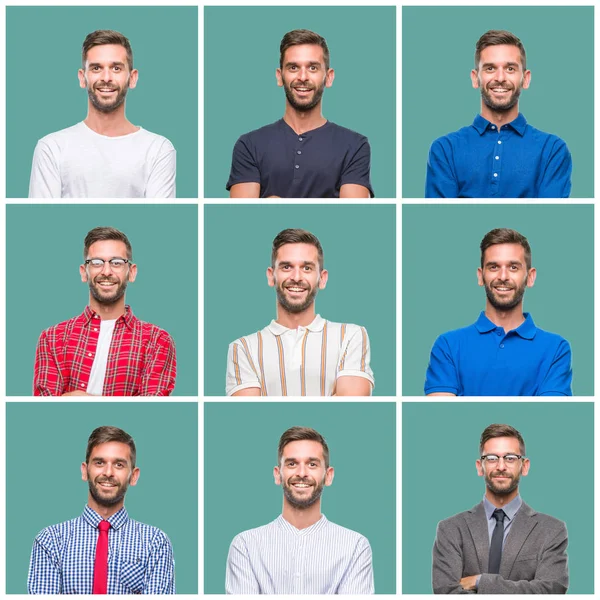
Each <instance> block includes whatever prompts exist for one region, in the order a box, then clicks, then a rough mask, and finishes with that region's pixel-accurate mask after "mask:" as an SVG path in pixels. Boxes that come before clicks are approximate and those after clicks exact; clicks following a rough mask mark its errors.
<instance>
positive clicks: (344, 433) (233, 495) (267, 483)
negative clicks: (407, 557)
mask: <svg viewBox="0 0 600 600" xmlns="http://www.w3.org/2000/svg"><path fill="white" fill-rule="evenodd" d="M295 425H300V426H304V427H312V428H313V429H316V430H317V431H318V432H319V433H321V435H323V437H324V438H325V439H326V440H327V445H328V446H329V451H330V455H331V465H332V466H333V467H334V468H335V479H334V482H333V485H332V486H331V487H328V488H327V489H326V490H325V491H324V492H323V504H322V511H323V514H325V515H326V516H327V518H328V519H329V520H330V521H333V522H334V523H336V524H338V525H342V526H343V527H347V528H348V529H352V530H354V531H358V532H359V533H361V534H362V535H364V536H365V537H366V538H367V539H368V540H369V542H370V543H371V547H372V549H373V569H374V572H375V591H376V593H378V594H393V593H395V591H396V477H395V473H396V404H395V403H393V402H352V403H351V402H345V403H341V402H336V403H333V402H323V403H322V402H319V403H315V402H311V403H296V402H294V403H285V402H269V403H265V402H252V403H236V402H231V403H228V402H207V403H206V404H205V405H204V593H205V594H223V593H224V592H225V565H226V563H227V552H228V550H229V544H230V543H231V540H233V538H234V537H235V536H236V535H237V534H238V533H240V532H241V531H245V530H247V529H252V528H254V527H260V526H261V525H266V524H267V523H270V522H271V521H273V520H274V519H276V518H277V516H278V515H279V514H281V506H282V493H281V489H279V488H278V487H277V486H275V484H274V482H273V467H274V466H275V465H276V464H277V444H278V443H279V438H280V436H281V434H282V433H283V432H284V431H285V430H286V429H288V428H289V427H293V426H295ZM224 440H226V442H224ZM242 460H245V461H247V465H246V463H244V466H245V468H244V469H239V468H234V469H233V470H232V469H230V468H228V467H229V466H231V465H236V467H239V465H240V463H241V462H242ZM249 485H251V488H252V489H251V491H249V489H248V486H249ZM357 486H358V488H359V489H357ZM242 490H244V491H242Z"/></svg>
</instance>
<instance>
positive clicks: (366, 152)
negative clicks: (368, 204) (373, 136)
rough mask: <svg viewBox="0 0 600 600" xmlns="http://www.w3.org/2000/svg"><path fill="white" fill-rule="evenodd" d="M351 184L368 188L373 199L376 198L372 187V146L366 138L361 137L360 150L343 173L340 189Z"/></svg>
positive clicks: (355, 153)
mask: <svg viewBox="0 0 600 600" xmlns="http://www.w3.org/2000/svg"><path fill="white" fill-rule="evenodd" d="M349 183H351V184H355V185H362V186H363V187H366V188H367V189H368V190H369V193H370V194H371V198H374V197H375V194H374V192H373V188H372V187H371V146H370V145H369V140H368V139H367V138H366V137H361V142H360V144H359V146H358V148H357V149H356V151H355V152H354V155H353V156H352V157H351V158H350V160H349V161H348V164H347V165H346V166H345V168H344V171H343V172H342V176H341V178H340V188H341V187H342V186H343V185H346V184H349Z"/></svg>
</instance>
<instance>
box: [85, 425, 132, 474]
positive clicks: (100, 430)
mask: <svg viewBox="0 0 600 600" xmlns="http://www.w3.org/2000/svg"><path fill="white" fill-rule="evenodd" d="M108 442H121V443H122V444H127V445H128V446H129V453H130V455H131V468H132V470H133V469H134V468H135V455H136V452H135V442H134V441H133V438H132V437H131V436H130V435H129V434H128V433H127V432H126V431H123V430H122V429H119V428H118V427H112V426H111V425H103V426H102V427H96V429H94V431H92V433H91V434H90V437H89V439H88V443H87V449H86V451H85V464H86V465H87V464H89V462H90V456H91V454H92V450H93V449H94V448H95V447H96V446H99V445H100V444H107V443H108Z"/></svg>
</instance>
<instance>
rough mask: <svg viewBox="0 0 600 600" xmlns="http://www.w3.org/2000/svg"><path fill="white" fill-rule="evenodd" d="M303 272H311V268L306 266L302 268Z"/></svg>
mask: <svg viewBox="0 0 600 600" xmlns="http://www.w3.org/2000/svg"><path fill="white" fill-rule="evenodd" d="M304 270H305V271H312V267H310V266H309V265H306V266H305V267H304Z"/></svg>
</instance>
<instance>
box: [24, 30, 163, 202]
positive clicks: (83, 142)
mask: <svg viewBox="0 0 600 600" xmlns="http://www.w3.org/2000/svg"><path fill="white" fill-rule="evenodd" d="M137 81H138V70H137V69H134V68H133V52H132V50H131V45H130V43H129V40H128V39H127V38H126V37H125V36H124V35H122V34H121V33H119V32H118V31H111V30H99V31H94V32H93V33H90V34H89V35H88V36H87V37H86V38H85V41H84V42H83V49H82V68H81V69H79V85H80V87H82V88H84V89H86V90H87V96H88V114H87V117H86V119H85V120H84V121H82V122H81V123H78V124H77V125H74V126H73V127H69V128H67V129H63V130H61V131H57V132H56V133H51V134H50V135H47V136H46V137H44V138H42V139H41V140H40V141H39V142H38V144H37V146H36V148H35V152H34V155H33V167H32V169H31V179H30V183H29V197H30V198H174V197H175V148H173V145H172V144H171V142H170V141H169V140H168V139H166V138H164V137H162V136H160V135H156V134H154V133H150V132H149V131H147V130H145V129H143V128H142V127H138V126H135V125H133V124H132V123H130V122H129V121H128V120H127V118H126V117H125V97H126V96H127V92H128V91H129V90H130V89H133V88H135V86H136V85H137Z"/></svg>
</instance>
